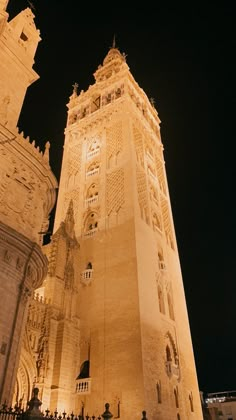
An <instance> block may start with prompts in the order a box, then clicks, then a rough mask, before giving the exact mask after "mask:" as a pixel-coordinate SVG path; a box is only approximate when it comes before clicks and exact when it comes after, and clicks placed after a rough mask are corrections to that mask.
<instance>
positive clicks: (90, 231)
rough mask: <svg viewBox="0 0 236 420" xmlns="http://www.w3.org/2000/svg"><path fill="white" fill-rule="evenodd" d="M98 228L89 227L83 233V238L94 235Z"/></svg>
mask: <svg viewBox="0 0 236 420" xmlns="http://www.w3.org/2000/svg"><path fill="white" fill-rule="evenodd" d="M97 230H98V228H94V229H90V230H88V231H87V232H85V233H84V236H85V238H90V237H91V236H93V235H95V233H96V232H97Z"/></svg>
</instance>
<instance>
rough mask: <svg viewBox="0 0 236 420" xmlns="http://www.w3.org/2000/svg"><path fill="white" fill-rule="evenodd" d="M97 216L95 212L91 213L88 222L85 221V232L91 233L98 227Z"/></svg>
mask: <svg viewBox="0 0 236 420" xmlns="http://www.w3.org/2000/svg"><path fill="white" fill-rule="evenodd" d="M97 217H98V216H97V214H96V213H94V212H91V213H89V215H88V217H87V219H86V221H85V232H90V231H93V230H95V229H97V227H98V220H97Z"/></svg>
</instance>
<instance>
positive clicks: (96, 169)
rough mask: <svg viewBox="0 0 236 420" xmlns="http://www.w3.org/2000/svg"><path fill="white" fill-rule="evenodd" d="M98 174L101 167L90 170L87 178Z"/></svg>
mask: <svg viewBox="0 0 236 420" xmlns="http://www.w3.org/2000/svg"><path fill="white" fill-rule="evenodd" d="M96 174H99V168H95V169H92V171H88V172H87V173H86V178H89V177H90V176H93V175H96Z"/></svg>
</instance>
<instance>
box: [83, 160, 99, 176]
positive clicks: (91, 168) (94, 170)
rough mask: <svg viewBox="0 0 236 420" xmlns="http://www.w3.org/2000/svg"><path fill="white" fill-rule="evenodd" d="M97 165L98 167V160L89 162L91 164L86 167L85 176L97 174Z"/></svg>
mask: <svg viewBox="0 0 236 420" xmlns="http://www.w3.org/2000/svg"><path fill="white" fill-rule="evenodd" d="M99 167H100V165H99V162H97V161H96V162H93V163H91V165H89V167H88V168H87V171H86V177H87V178H88V177H90V176H93V175H96V174H98V173H99Z"/></svg>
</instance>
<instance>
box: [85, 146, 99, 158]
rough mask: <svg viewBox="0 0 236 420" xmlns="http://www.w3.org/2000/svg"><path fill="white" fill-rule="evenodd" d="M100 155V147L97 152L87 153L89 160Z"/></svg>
mask: <svg viewBox="0 0 236 420" xmlns="http://www.w3.org/2000/svg"><path fill="white" fill-rule="evenodd" d="M99 153H100V147H98V148H97V149H95V150H91V151H90V152H88V153H87V159H91V158H92V157H94V156H97V155H99Z"/></svg>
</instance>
